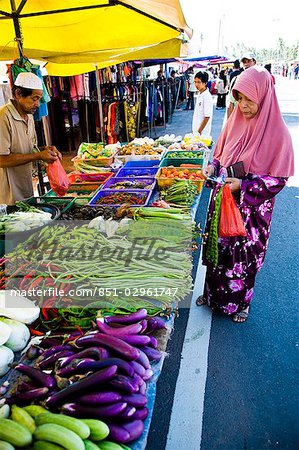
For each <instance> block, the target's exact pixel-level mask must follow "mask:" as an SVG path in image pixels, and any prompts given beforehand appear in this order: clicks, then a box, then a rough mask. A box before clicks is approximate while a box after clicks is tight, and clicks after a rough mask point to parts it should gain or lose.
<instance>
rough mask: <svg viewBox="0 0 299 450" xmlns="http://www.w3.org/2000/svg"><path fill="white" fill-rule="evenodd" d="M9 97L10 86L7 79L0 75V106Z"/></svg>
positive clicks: (4, 103) (6, 101)
mask: <svg viewBox="0 0 299 450" xmlns="http://www.w3.org/2000/svg"><path fill="white" fill-rule="evenodd" d="M10 99H11V88H10V84H9V79H8V78H7V77H5V78H4V77H2V78H1V79H0V106H3V105H6V103H8V102H9V100H10Z"/></svg>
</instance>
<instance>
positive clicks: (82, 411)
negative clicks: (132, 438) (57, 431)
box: [61, 402, 127, 419]
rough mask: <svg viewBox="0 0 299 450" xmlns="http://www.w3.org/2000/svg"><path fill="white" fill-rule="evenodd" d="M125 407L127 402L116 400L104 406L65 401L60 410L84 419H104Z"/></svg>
mask: <svg viewBox="0 0 299 450" xmlns="http://www.w3.org/2000/svg"><path fill="white" fill-rule="evenodd" d="M126 407H127V403H125V402H118V403H112V404H111V405H105V406H97V407H94V406H82V405H78V404H77V403H66V404H64V405H63V406H62V408H61V411H62V412H63V413H65V414H67V415H69V416H73V417H78V418H84V419H89V418H92V419H106V418H107V417H115V416H118V415H119V414H120V413H122V411H124V410H125V409H126Z"/></svg>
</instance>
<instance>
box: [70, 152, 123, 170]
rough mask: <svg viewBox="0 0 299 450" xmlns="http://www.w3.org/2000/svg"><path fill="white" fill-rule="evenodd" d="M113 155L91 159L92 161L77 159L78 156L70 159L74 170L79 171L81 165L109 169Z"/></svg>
mask: <svg viewBox="0 0 299 450" xmlns="http://www.w3.org/2000/svg"><path fill="white" fill-rule="evenodd" d="M114 155H115V153H114V154H113V155H111V156H109V157H105V156H101V157H99V158H92V159H82V158H79V157H78V156H75V157H74V158H73V159H72V161H73V163H74V167H75V169H76V170H79V171H80V169H81V167H80V164H82V163H84V164H87V165H91V166H96V167H109V166H111V164H112V163H113V160H114Z"/></svg>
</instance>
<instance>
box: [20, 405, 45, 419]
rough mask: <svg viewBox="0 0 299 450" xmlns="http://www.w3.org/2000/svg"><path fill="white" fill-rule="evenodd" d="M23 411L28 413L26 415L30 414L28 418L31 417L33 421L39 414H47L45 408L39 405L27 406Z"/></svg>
mask: <svg viewBox="0 0 299 450" xmlns="http://www.w3.org/2000/svg"><path fill="white" fill-rule="evenodd" d="M23 409H24V410H25V411H26V412H28V414H30V416H31V417H33V419H35V418H36V416H38V415H39V414H42V413H46V412H48V410H47V409H46V408H43V407H42V406H40V405H28V406H24V408H23Z"/></svg>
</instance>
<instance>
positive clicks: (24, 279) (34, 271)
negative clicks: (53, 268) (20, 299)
mask: <svg viewBox="0 0 299 450" xmlns="http://www.w3.org/2000/svg"><path fill="white" fill-rule="evenodd" d="M35 273H36V270H31V272H29V273H28V275H25V276H24V277H23V280H22V281H21V283H20V286H19V288H20V289H23V288H24V287H25V284H26V282H27V280H28V279H29V278H30V279H31V278H32V277H33V275H35Z"/></svg>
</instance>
